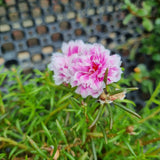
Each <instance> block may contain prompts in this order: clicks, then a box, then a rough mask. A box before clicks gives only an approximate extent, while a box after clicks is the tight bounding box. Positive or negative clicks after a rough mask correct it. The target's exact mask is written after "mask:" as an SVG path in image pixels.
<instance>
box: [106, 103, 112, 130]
mask: <svg viewBox="0 0 160 160" xmlns="http://www.w3.org/2000/svg"><path fill="white" fill-rule="evenodd" d="M107 109H108V112H109V122H110V124H109V128H110V129H112V127H113V116H112V110H111V106H110V104H109V103H107Z"/></svg>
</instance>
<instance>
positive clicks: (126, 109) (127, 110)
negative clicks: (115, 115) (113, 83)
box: [113, 101, 141, 118]
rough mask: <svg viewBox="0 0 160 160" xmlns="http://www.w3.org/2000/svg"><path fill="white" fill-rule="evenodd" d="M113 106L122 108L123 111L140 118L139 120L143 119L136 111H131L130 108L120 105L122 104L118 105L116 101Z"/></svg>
mask: <svg viewBox="0 0 160 160" xmlns="http://www.w3.org/2000/svg"><path fill="white" fill-rule="evenodd" d="M113 104H115V105H116V106H118V107H120V108H121V109H123V110H125V111H126V112H128V113H130V114H132V115H134V116H136V117H138V118H141V116H140V115H139V114H137V113H135V112H134V111H132V110H130V109H129V108H126V107H125V106H124V105H122V104H120V103H116V102H115V101H114V102H113Z"/></svg>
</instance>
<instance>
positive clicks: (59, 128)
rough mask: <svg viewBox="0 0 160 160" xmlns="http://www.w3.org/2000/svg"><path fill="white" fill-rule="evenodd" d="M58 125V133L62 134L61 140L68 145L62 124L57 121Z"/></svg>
mask: <svg viewBox="0 0 160 160" xmlns="http://www.w3.org/2000/svg"><path fill="white" fill-rule="evenodd" d="M56 124H57V128H58V131H59V133H60V135H61V138H62V139H63V141H64V142H65V143H66V144H67V139H66V136H65V134H64V131H63V129H62V127H61V125H60V123H59V122H58V120H56Z"/></svg>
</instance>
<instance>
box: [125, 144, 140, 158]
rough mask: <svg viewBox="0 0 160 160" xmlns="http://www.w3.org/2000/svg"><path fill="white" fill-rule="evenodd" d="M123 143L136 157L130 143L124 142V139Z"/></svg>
mask: <svg viewBox="0 0 160 160" xmlns="http://www.w3.org/2000/svg"><path fill="white" fill-rule="evenodd" d="M125 144H126V146H127V147H128V149H129V150H130V152H131V153H132V154H133V155H134V156H135V157H137V156H136V154H135V153H134V151H133V149H132V147H131V146H130V144H129V143H128V142H126V141H125Z"/></svg>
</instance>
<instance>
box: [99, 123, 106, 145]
mask: <svg viewBox="0 0 160 160" xmlns="http://www.w3.org/2000/svg"><path fill="white" fill-rule="evenodd" d="M98 124H99V126H100V129H101V131H102V133H103V136H104V140H105V143H106V144H107V143H108V140H107V134H106V131H105V129H104V127H103V126H102V125H101V123H98Z"/></svg>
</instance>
